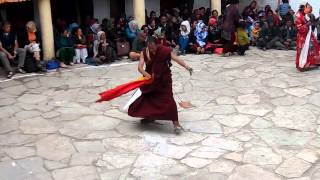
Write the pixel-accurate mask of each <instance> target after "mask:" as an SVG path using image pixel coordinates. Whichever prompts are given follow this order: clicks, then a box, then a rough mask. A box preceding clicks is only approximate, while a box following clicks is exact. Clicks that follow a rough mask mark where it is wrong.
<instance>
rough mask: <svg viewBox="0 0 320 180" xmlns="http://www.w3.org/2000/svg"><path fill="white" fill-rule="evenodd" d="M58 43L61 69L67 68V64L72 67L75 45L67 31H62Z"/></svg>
mask: <svg viewBox="0 0 320 180" xmlns="http://www.w3.org/2000/svg"><path fill="white" fill-rule="evenodd" d="M56 42H57V48H58V57H59V60H60V67H62V68H66V67H67V65H66V64H69V65H72V64H73V57H74V56H75V52H74V44H73V39H72V37H71V36H70V33H69V32H68V30H67V29H64V30H62V32H61V33H60V35H59V37H58V39H57V41H56Z"/></svg>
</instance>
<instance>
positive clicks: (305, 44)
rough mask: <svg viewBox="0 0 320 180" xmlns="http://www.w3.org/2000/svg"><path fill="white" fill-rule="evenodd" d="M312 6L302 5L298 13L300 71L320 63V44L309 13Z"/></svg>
mask: <svg viewBox="0 0 320 180" xmlns="http://www.w3.org/2000/svg"><path fill="white" fill-rule="evenodd" d="M311 12H312V7H311V5H310V4H309V3H307V4H305V5H301V6H300V9H299V12H298V13H297V15H296V20H295V24H296V27H297V30H298V33H297V57H296V67H297V69H298V70H299V71H305V70H309V69H313V68H315V67H317V66H319V65H320V57H319V50H320V48H319V44H318V42H317V38H316V35H315V34H314V33H313V31H312V22H311V19H310V17H309V14H310V13H311Z"/></svg>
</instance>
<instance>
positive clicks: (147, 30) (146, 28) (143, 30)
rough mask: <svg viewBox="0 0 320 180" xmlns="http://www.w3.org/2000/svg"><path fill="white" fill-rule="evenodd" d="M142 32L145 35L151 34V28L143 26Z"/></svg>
mask: <svg viewBox="0 0 320 180" xmlns="http://www.w3.org/2000/svg"><path fill="white" fill-rule="evenodd" d="M141 31H142V32H144V33H145V34H149V28H148V26H147V25H143V26H142V27H141Z"/></svg>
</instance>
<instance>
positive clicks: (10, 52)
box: [0, 22, 26, 78]
mask: <svg viewBox="0 0 320 180" xmlns="http://www.w3.org/2000/svg"><path fill="white" fill-rule="evenodd" d="M25 58H26V50H25V49H23V48H19V45H18V41H17V36H16V35H15V34H14V33H12V32H11V24H10V23H9V22H4V23H3V25H2V33H1V34H0V60H1V62H2V65H3V66H4V68H5V71H7V78H11V77H12V76H13V75H14V71H13V69H12V67H11V63H10V62H14V61H15V60H18V68H17V70H16V72H18V73H21V74H25V73H26V72H25V71H24V70H23V66H24V61H25Z"/></svg>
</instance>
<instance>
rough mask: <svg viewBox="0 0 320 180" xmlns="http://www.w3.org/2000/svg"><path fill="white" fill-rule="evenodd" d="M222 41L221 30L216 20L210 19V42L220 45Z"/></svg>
mask: <svg viewBox="0 0 320 180" xmlns="http://www.w3.org/2000/svg"><path fill="white" fill-rule="evenodd" d="M220 41H221V29H220V28H219V26H218V21H217V20H216V19H215V18H210V20H209V22H208V42H210V43H212V44H218V43H220Z"/></svg>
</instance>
